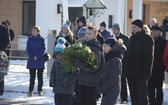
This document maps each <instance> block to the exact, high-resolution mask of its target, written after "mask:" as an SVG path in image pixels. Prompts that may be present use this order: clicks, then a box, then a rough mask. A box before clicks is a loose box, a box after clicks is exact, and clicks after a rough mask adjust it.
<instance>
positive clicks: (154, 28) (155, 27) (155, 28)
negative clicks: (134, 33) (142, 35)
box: [152, 26, 163, 32]
mask: <svg viewBox="0 0 168 105" xmlns="http://www.w3.org/2000/svg"><path fill="white" fill-rule="evenodd" d="M152 30H159V31H161V32H163V29H162V28H160V27H158V26H152Z"/></svg>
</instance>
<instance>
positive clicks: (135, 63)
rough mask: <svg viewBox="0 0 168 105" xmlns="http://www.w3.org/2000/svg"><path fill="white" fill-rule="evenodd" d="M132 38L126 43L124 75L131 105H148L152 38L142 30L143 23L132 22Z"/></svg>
mask: <svg viewBox="0 0 168 105" xmlns="http://www.w3.org/2000/svg"><path fill="white" fill-rule="evenodd" d="M131 27H132V31H133V33H132V36H131V37H130V39H129V42H128V46H127V47H128V50H127V54H126V61H125V62H126V63H125V69H126V70H125V71H126V72H125V73H126V74H125V75H126V77H127V80H128V85H129V90H130V96H131V102H132V105H148V104H149V100H148V91H147V90H148V85H147V82H148V79H149V78H150V76H151V73H152V64H153V59H154V41H153V38H152V37H151V36H150V35H148V34H146V32H145V30H143V23H142V21H141V20H139V19H137V20H135V21H133V22H132V25H131Z"/></svg>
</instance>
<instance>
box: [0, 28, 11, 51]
mask: <svg viewBox="0 0 168 105" xmlns="http://www.w3.org/2000/svg"><path fill="white" fill-rule="evenodd" d="M9 43H10V40H9V31H8V29H7V28H5V27H3V26H1V25H0V51H4V52H6V48H7V47H8V46H9Z"/></svg>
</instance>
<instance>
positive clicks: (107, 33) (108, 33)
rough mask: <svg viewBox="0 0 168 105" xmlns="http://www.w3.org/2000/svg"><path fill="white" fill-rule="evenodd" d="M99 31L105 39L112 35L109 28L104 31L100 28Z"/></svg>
mask: <svg viewBox="0 0 168 105" xmlns="http://www.w3.org/2000/svg"><path fill="white" fill-rule="evenodd" d="M99 33H100V34H101V35H102V36H103V37H104V39H105V40H106V39H108V38H109V37H110V36H111V35H110V32H109V31H107V30H104V31H103V32H100V30H99Z"/></svg>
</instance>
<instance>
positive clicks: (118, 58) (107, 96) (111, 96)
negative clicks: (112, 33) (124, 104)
mask: <svg viewBox="0 0 168 105" xmlns="http://www.w3.org/2000/svg"><path fill="white" fill-rule="evenodd" d="M122 45H123V42H122V40H118V41H117V40H115V39H107V40H106V41H105V42H104V44H103V50H104V53H105V63H104V64H103V66H102V70H101V71H103V72H102V78H101V80H100V84H101V85H100V86H99V87H100V88H99V91H100V93H101V94H102V100H101V105H115V104H116V101H117V98H118V96H119V93H120V87H121V86H120V82H121V78H120V77H121V72H122V58H123V53H124V52H125V51H126V49H125V47H123V46H122ZM108 84H111V85H108Z"/></svg>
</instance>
